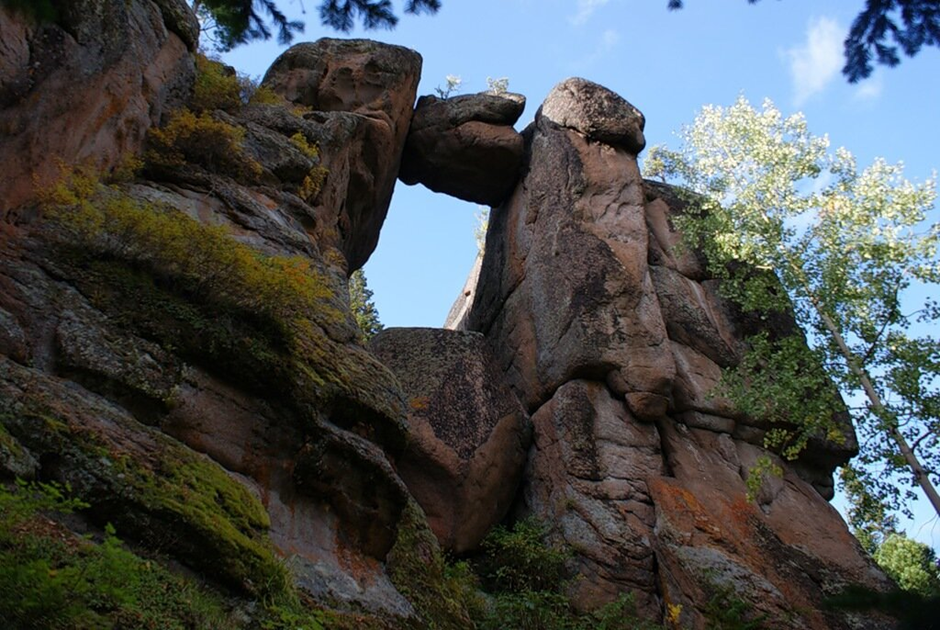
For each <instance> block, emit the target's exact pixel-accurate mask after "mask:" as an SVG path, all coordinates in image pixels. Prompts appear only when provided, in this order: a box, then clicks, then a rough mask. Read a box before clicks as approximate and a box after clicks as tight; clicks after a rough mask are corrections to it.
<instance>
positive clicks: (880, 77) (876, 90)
mask: <svg viewBox="0 0 940 630" xmlns="http://www.w3.org/2000/svg"><path fill="white" fill-rule="evenodd" d="M884 87H885V80H884V74H882V73H881V72H878V71H877V70H876V71H875V73H874V74H873V75H871V76H870V77H868V78H867V79H865V80H864V81H863V82H862V83H861V84H860V85H859V86H858V87H857V88H856V89H855V98H857V99H859V100H863V101H873V100H875V99H876V98H878V97H879V96H881V92H882V91H883V90H884Z"/></svg>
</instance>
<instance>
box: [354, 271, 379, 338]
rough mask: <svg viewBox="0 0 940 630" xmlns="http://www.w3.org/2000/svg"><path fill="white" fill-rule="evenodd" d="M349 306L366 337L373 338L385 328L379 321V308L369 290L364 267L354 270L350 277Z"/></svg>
mask: <svg viewBox="0 0 940 630" xmlns="http://www.w3.org/2000/svg"><path fill="white" fill-rule="evenodd" d="M349 308H350V310H351V311H352V314H353V317H355V318H356V323H357V324H359V330H361V331H362V335H363V336H364V337H365V338H366V339H371V338H372V337H374V336H375V335H377V334H379V333H380V332H381V331H382V329H383V328H384V326H382V322H381V321H379V310H378V309H377V308H376V307H375V303H373V302H372V291H370V290H369V285H368V283H367V282H366V274H365V273H364V272H363V271H362V269H357V270H356V271H354V272H353V274H352V276H350V278H349Z"/></svg>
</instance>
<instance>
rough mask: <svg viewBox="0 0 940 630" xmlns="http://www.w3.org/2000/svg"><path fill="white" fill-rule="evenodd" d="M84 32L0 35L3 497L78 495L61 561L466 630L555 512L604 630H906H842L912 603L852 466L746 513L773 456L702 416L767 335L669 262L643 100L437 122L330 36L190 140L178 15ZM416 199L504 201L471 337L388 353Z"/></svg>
mask: <svg viewBox="0 0 940 630" xmlns="http://www.w3.org/2000/svg"><path fill="white" fill-rule="evenodd" d="M57 4H62V5H65V4H68V7H67V8H66V10H63V11H62V12H61V14H60V15H59V16H58V18H57V19H56V20H55V21H54V22H52V23H45V24H36V23H33V22H32V21H30V20H29V19H28V18H27V17H25V16H24V15H22V14H20V13H14V12H12V11H11V10H9V9H8V8H6V5H4V8H0V166H2V168H0V203H2V207H0V210H2V211H3V215H2V218H0V477H2V481H3V482H4V484H6V485H5V486H4V487H6V486H7V485H9V482H10V481H11V480H12V479H13V478H14V477H20V478H25V479H36V480H41V481H58V482H67V483H69V484H70V485H71V487H72V489H73V491H74V492H75V493H76V494H77V495H78V496H79V497H80V498H81V499H82V500H84V501H86V502H88V503H89V504H91V506H92V507H91V509H89V510H85V511H82V512H80V513H79V514H76V515H75V516H74V517H73V518H72V519H71V520H69V521H68V522H63V523H59V524H58V525H56V527H60V528H63V530H64V533H62V536H64V537H66V538H67V537H68V536H73V534H72V532H70V531H69V528H76V529H77V530H78V531H83V532H84V531H92V532H98V533H101V532H102V531H103V529H104V527H105V524H106V523H114V525H115V526H116V527H117V529H118V531H119V533H120V535H121V536H122V538H124V539H125V540H127V541H129V542H131V543H132V544H133V545H134V548H138V549H143V550H146V551H147V553H156V554H159V558H163V557H165V556H169V557H170V558H172V560H173V561H174V562H178V563H181V564H182V565H185V566H187V567H189V568H190V569H194V570H195V572H197V573H198V574H199V575H202V576H205V578H206V580H207V581H209V582H210V583H211V585H212V586H213V587H217V588H221V589H224V592H225V593H226V595H227V596H231V598H232V601H235V602H238V604H236V606H241V608H239V610H242V611H243V612H244V616H245V617H246V618H249V620H250V621H251V622H252V623H256V622H258V619H257V618H256V617H253V615H255V616H256V615H261V614H267V613H268V612H270V611H267V610H262V609H265V607H266V606H269V605H270V604H271V602H285V601H286V602H289V605H291V606H301V607H307V609H316V610H319V611H327V612H323V614H326V615H329V619H331V620H334V619H335V620H337V624H340V626H338V627H357V628H359V627H361V628H394V629H398V628H429V627H434V628H455V629H456V628H470V627H472V621H471V619H470V617H469V615H470V608H469V607H468V606H467V605H465V602H463V601H462V600H460V599H459V598H458V597H456V596H454V594H453V590H452V589H451V586H450V585H449V582H448V580H447V579H446V578H445V574H444V565H443V561H442V556H441V546H443V547H444V548H446V549H448V550H450V551H453V552H456V553H465V552H466V553H468V554H472V553H473V552H474V551H476V548H477V547H478V545H479V543H480V540H481V538H482V537H483V536H484V535H485V534H486V532H487V531H488V530H489V529H490V528H491V527H492V526H494V525H495V524H497V523H499V522H500V521H502V520H504V517H506V516H507V515H508V518H510V519H511V518H515V517H518V516H523V515H535V516H536V517H537V518H539V519H541V520H542V521H544V522H545V523H546V524H548V525H549V526H550V528H551V536H552V538H553V540H554V541H556V542H563V543H564V544H565V545H567V546H568V547H569V548H571V549H572V550H573V555H572V556H571V558H570V562H569V565H570V566H569V569H570V570H571V572H572V575H573V576H574V577H576V578H577V579H575V580H574V581H573V582H571V584H572V586H571V595H572V597H573V601H574V603H575V604H576V605H577V606H578V607H580V608H582V609H591V608H594V607H596V606H598V605H601V604H603V603H605V602H609V601H612V600H614V599H616V598H617V597H618V596H619V595H620V594H623V593H628V592H629V593H633V594H634V596H635V598H636V601H637V603H638V605H639V607H640V609H641V611H642V613H643V614H644V615H645V616H646V617H648V618H650V619H652V620H654V621H661V620H662V619H663V616H664V613H666V612H675V611H679V615H680V619H679V622H678V623H679V625H680V626H681V627H689V628H702V627H704V624H705V612H706V609H707V607H708V602H709V601H710V598H713V597H714V595H715V593H716V591H718V592H721V591H727V590H728V589H730V590H733V591H734V593H735V594H737V595H738V596H740V597H741V598H743V599H744V600H745V601H747V602H748V603H749V604H750V605H751V606H753V607H754V608H755V609H756V610H757V611H759V612H765V613H767V614H768V615H769V616H770V618H771V619H774V620H781V621H779V623H778V625H779V627H794V628H819V629H823V628H837V629H842V628H876V627H890V623H888V621H887V620H872V619H858V618H853V617H852V616H851V615H848V614H842V613H836V612H832V611H827V610H824V609H823V608H822V605H821V602H822V599H823V597H824V596H825V595H827V594H831V593H834V592H836V591H838V590H839V589H840V588H842V587H844V586H846V585H850V584H861V585H863V586H867V587H870V588H874V589H876V590H884V589H885V588H888V587H889V586H890V585H889V583H888V581H887V579H886V578H885V577H884V575H883V574H882V573H881V572H880V571H879V570H878V569H877V568H876V567H875V566H874V565H873V564H872V563H871V561H870V560H869V559H867V558H866V557H865V556H864V554H863V553H862V552H861V550H860V548H859V546H858V545H857V543H856V542H855V541H854V539H853V538H852V537H851V535H850V534H849V532H848V530H847V529H846V527H845V524H844V523H843V522H842V521H841V519H840V517H839V516H838V514H837V513H836V512H835V511H834V510H833V509H832V508H831V507H830V506H829V505H828V504H827V502H826V500H825V499H826V498H828V497H829V496H831V492H832V481H831V473H832V470H833V468H834V467H835V466H836V465H838V464H840V463H841V462H844V461H846V459H847V458H848V457H849V456H850V455H851V454H852V452H853V447H854V445H853V442H852V439H854V438H852V437H851V436H850V437H849V439H848V440H847V441H846V442H845V443H844V444H842V445H837V444H832V443H828V442H825V441H822V440H819V441H817V442H815V443H814V444H812V448H811V449H810V450H809V451H808V452H807V453H806V455H805V456H804V457H803V458H802V459H801V460H799V461H797V462H795V463H788V462H782V461H780V460H779V459H774V461H775V462H776V463H777V464H779V465H780V466H781V467H782V469H783V471H784V474H783V476H782V477H781V478H779V479H778V478H772V479H767V480H766V483H765V485H764V487H763V489H762V491H761V493H760V494H759V496H758V497H757V501H756V502H748V501H747V500H746V498H745V494H746V488H745V483H744V478H745V477H746V475H747V471H748V469H749V468H750V467H751V466H752V465H753V463H754V462H755V461H756V459H757V458H758V457H759V456H761V455H764V454H765V451H764V449H763V448H762V437H763V431H764V430H766V428H767V427H766V426H765V425H764V424H762V422H761V420H760V419H759V418H747V417H743V416H741V415H740V414H738V413H736V412H735V410H734V408H733V407H732V405H731V404H730V402H729V401H727V400H723V399H721V398H714V397H712V396H711V395H710V392H711V390H712V389H713V387H714V385H715V383H716V382H717V380H718V378H719V376H720V371H721V369H722V368H723V367H726V366H730V365H734V364H735V363H736V362H737V361H738V360H739V358H740V353H741V349H742V344H743V340H744V338H745V337H746V335H747V334H748V332H751V331H753V327H754V326H755V325H757V324H756V323H755V322H753V321H750V320H749V319H748V318H747V317H745V316H744V315H742V314H741V313H739V312H737V311H736V310H735V309H734V308H732V307H731V306H730V305H728V304H727V303H725V302H724V301H723V300H722V299H721V297H720V294H719V292H718V291H717V289H716V283H715V281H714V280H712V279H710V278H709V275H708V273H707V270H706V269H705V267H704V265H703V264H702V261H701V260H699V259H698V258H697V257H696V255H695V253H694V252H690V251H688V250H686V249H682V248H679V247H677V243H678V242H679V237H678V235H677V234H676V233H675V231H674V230H673V227H672V223H671V219H672V217H673V216H674V215H675V213H677V212H682V211H683V210H684V207H683V203H682V202H681V200H679V199H678V198H677V197H676V196H675V195H674V194H673V192H672V191H671V190H670V189H669V188H668V187H663V186H658V185H654V184H651V183H649V182H644V181H643V179H642V178H641V176H640V172H639V169H638V167H637V161H636V154H637V153H638V152H639V151H641V150H642V148H643V146H644V142H645V140H644V137H643V124H644V118H643V115H642V114H641V113H640V112H639V111H638V110H637V109H636V108H634V107H633V106H632V105H630V104H629V103H628V102H626V101H625V100H624V99H622V98H621V97H619V96H617V95H616V94H614V93H612V92H610V91H609V90H606V89H605V88H602V87H600V86H597V85H595V84H592V83H590V82H588V81H585V80H582V79H571V80H568V81H566V82H564V83H562V84H560V85H559V86H558V87H557V88H556V89H555V90H553V91H552V93H551V94H550V95H549V97H548V99H547V100H546V102H545V103H544V104H543V106H542V107H541V109H540V110H539V112H538V113H537V114H536V118H535V122H534V123H533V124H532V125H530V126H529V128H528V129H526V130H525V132H524V133H522V134H518V133H517V132H515V131H514V130H513V129H512V125H513V124H514V123H515V121H516V119H517V118H518V117H519V115H520V114H521V111H522V107H523V104H524V101H523V100H522V99H521V98H516V97H514V96H509V97H498V96H491V95H474V96H469V97H459V98H455V99H449V100H446V101H440V100H437V99H433V98H427V97H426V98H423V99H421V100H420V101H419V102H418V106H417V111H416V112H414V110H413V105H414V100H415V96H416V94H415V90H416V86H417V84H418V79H419V74H420V68H421V59H420V57H419V56H418V55H417V53H414V52H413V51H409V50H406V49H403V48H399V47H395V46H387V45H383V44H377V43H375V42H366V41H361V40H351V41H340V40H321V41H319V42H316V43H312V44H301V45H299V46H296V47H294V48H292V49H290V50H289V51H287V52H286V53H284V55H282V56H281V58H279V59H278V60H277V61H276V62H275V63H274V65H273V66H272V67H271V69H270V71H269V72H268V74H267V76H266V77H265V80H264V82H263V88H264V89H265V90H267V93H268V98H267V99H266V100H263V99H259V100H256V101H255V102H252V103H250V104H244V103H236V104H234V105H232V106H231V107H225V108H221V109H214V108H211V107H209V108H203V110H201V111H199V112H197V113H198V115H197V114H194V113H188V114H187V112H185V111H183V110H182V109H181V108H183V107H185V106H187V105H192V103H193V99H192V95H193V81H194V69H195V63H194V54H193V49H194V46H195V43H196V40H197V37H198V24H197V22H196V21H195V18H194V17H193V16H192V14H191V13H190V12H189V9H188V7H187V4H186V3H185V2H183V1H182V0H81V1H80V2H72V3H57ZM227 72H228V71H225V70H224V69H223V71H222V72H221V74H222V75H226V74H227ZM272 95H273V96H272ZM413 114H414V119H413ZM157 125H163V131H162V132H159V131H154V129H153V128H154V127H155V126H157ZM174 125H175V126H174ZM199 129H201V130H202V131H201V132H202V133H205V134H207V135H206V136H205V137H206V138H210V139H211V140H212V141H211V142H209V141H203V142H195V141H193V142H191V144H190V145H189V146H185V147H180V146H176V145H173V142H174V141H175V142H177V143H179V142H180V138H181V137H183V136H184V134H185V133H193V132H194V130H196V131H198V130H199ZM174 130H175V131H174ZM171 131H173V133H171ZM161 133H162V135H161ZM148 134H149V135H148ZM174 134H175V135H174ZM161 143H163V144H161ZM161 146H162V147H163V148H162V149H160V147H161ZM145 147H146V149H147V150H146V152H145V153H144V154H143V156H144V158H145V162H146V167H145V170H144V171H143V173H142V174H140V175H138V176H132V177H129V178H128V177H126V176H125V177H124V178H123V179H120V181H118V180H115V181H111V182H110V183H109V184H108V185H104V184H101V183H100V182H97V181H96V180H95V177H94V176H92V175H91V174H90V173H92V172H95V173H101V174H102V176H103V177H107V175H108V172H109V171H112V170H122V169H117V168H116V167H118V166H119V165H121V164H122V163H124V162H125V161H126V159H127V157H128V156H130V155H132V154H140V152H141V150H142V149H144V148H145ZM219 147H222V149H221V150H220V148H219ZM184 149H185V150H184ZM160 150H163V151H165V152H167V151H169V153H165V154H160V152H159V151H160ZM213 151H215V152H214V153H213ZM200 152H202V153H200ZM161 155H162V157H161ZM403 156H404V157H403ZM399 176H401V178H402V179H403V180H405V181H406V182H421V183H424V184H425V185H427V186H428V187H430V188H432V189H435V190H440V191H443V192H447V193H449V194H453V195H456V196H459V197H461V198H464V199H469V200H473V201H477V202H480V203H488V204H494V205H497V204H499V205H498V207H496V208H495V209H494V210H493V213H492V215H491V219H490V228H489V233H488V235H487V243H486V252H485V256H484V257H483V259H482V261H480V262H479V268H478V270H477V271H476V272H475V274H474V276H473V281H472V282H470V283H468V286H467V287H466V288H465V290H464V294H463V296H462V298H461V300H459V301H458V304H457V305H456V306H455V309H454V310H453V311H452V313H453V321H452V322H451V323H452V325H453V326H454V327H459V328H461V329H462V330H459V331H454V330H390V331H386V332H385V333H383V334H382V335H380V336H379V337H377V338H376V339H375V340H374V341H373V342H372V346H371V349H370V348H369V347H368V346H367V345H366V344H365V343H364V342H363V341H362V339H361V337H360V334H359V331H358V330H357V329H356V326H355V323H354V319H353V317H352V314H351V313H350V311H349V305H348V294H347V292H346V279H347V277H348V276H349V274H350V273H351V272H352V271H353V270H355V269H357V268H359V267H360V266H361V265H362V264H363V263H364V262H365V260H366V259H367V258H368V257H369V255H370V253H371V252H372V250H373V249H374V247H375V244H376V242H377V240H378V237H379V231H380V228H381V226H382V222H383V220H384V218H385V215H386V212H387V211H388V204H389V200H390V198H391V195H392V192H393V187H394V183H395V180H396V178H397V177H399ZM783 320H786V318H785V317H784V318H783ZM777 324H779V325H781V326H792V322H787V321H781V322H777ZM777 324H775V325H777ZM772 457H773V456H772ZM57 531H59V530H57ZM73 538H74V536H73ZM75 540H78V539H77V538H75ZM285 567H286V568H285ZM186 575H189V576H190V578H189V579H193V578H192V575H190V574H189V573H187V574H186ZM279 598H280V599H279ZM290 602H293V603H290ZM300 602H303V604H301V603H300ZM291 610H292V611H294V612H296V609H291ZM275 613H277V611H276V610H275ZM278 614H280V615H281V617H283V616H284V615H285V614H287V613H284V612H283V611H281V613H278ZM291 614H293V612H292V613H291ZM280 622H284V619H283V618H281V619H280ZM246 623H247V622H246ZM342 624H345V625H342ZM266 627H267V626H266Z"/></svg>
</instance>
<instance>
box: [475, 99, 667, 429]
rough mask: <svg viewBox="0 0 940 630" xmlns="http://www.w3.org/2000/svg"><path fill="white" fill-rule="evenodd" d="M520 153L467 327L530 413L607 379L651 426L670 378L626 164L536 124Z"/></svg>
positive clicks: (631, 167)
mask: <svg viewBox="0 0 940 630" xmlns="http://www.w3.org/2000/svg"><path fill="white" fill-rule="evenodd" d="M529 144H530V147H529V150H528V153H529V164H528V168H527V172H526V176H525V178H524V180H523V181H522V182H521V183H520V185H519V186H517V188H516V191H515V192H514V193H513V195H512V196H511V197H510V198H509V199H508V200H507V201H506V202H505V203H504V204H503V205H502V206H500V207H499V208H497V209H495V210H494V211H493V212H492V213H491V215H490V227H489V233H488V235H487V241H486V256H485V257H484V260H483V266H482V270H481V273H480V282H479V284H478V286H477V291H476V294H475V296H474V304H473V308H472V310H471V312H470V314H469V316H468V319H467V322H468V324H467V325H468V328H469V329H471V330H479V331H481V332H485V333H486V334H487V336H488V337H489V338H490V339H491V341H492V344H493V347H494V348H496V349H497V352H498V356H499V361H500V364H501V367H502V368H503V370H504V371H505V372H506V375H507V379H508V380H509V383H510V384H511V385H512V387H513V388H514V389H515V391H516V392H517V394H519V396H520V399H522V400H523V402H524V404H525V405H526V407H527V408H528V409H529V410H530V411H531V410H534V409H536V408H538V406H540V405H541V404H542V403H544V402H545V401H546V400H547V399H548V398H549V397H550V396H551V393H552V392H554V391H555V390H556V389H557V388H558V387H559V386H561V385H562V384H563V383H565V382H566V381H568V380H570V379H572V378H577V377H592V378H597V379H600V380H603V379H605V378H606V379H608V380H609V381H610V382H611V383H612V387H614V389H615V391H616V392H617V393H618V394H619V395H621V396H624V395H626V396H627V397H628V400H630V401H631V405H632V410H633V411H634V413H636V414H637V415H639V416H641V417H644V418H649V419H651V418H655V417H658V416H660V415H662V414H663V413H665V411H666V407H667V403H668V399H669V395H670V392H671V389H672V381H673V377H674V373H675V367H674V365H673V361H672V357H671V355H670V353H669V352H668V349H667V346H666V341H667V337H666V327H665V324H664V322H663V319H662V316H661V315H660V310H659V305H658V298H657V296H656V293H655V291H654V290H653V285H652V280H651V277H650V273H649V269H648V263H647V249H648V244H647V243H648V239H649V233H648V231H647V227H646V219H645V215H644V197H643V183H642V179H641V178H640V173H639V169H638V168H637V165H636V159H635V157H634V156H633V155H632V154H630V153H628V152H626V151H624V150H623V149H618V148H614V147H611V146H608V145H605V144H600V143H597V142H588V141H587V140H586V139H585V137H584V136H583V135H582V134H580V133H578V132H576V131H572V130H567V129H564V128H560V127H558V126H557V125H556V124H553V123H551V122H549V121H548V120H547V119H546V117H545V116H544V115H538V116H536V123H535V128H534V130H532V131H531V137H530V139H529ZM559 173H564V174H565V175H566V176H564V177H560V176H559Z"/></svg>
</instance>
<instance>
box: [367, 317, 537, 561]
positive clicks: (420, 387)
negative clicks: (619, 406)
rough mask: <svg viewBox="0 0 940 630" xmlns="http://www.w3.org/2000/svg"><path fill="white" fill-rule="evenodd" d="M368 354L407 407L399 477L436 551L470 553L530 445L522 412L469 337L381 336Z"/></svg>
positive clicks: (511, 492) (425, 332) (434, 333)
mask: <svg viewBox="0 0 940 630" xmlns="http://www.w3.org/2000/svg"><path fill="white" fill-rule="evenodd" d="M370 345H371V348H372V350H373V352H375V353H376V355H377V356H378V357H379V359H380V360H382V362H384V363H385V364H386V365H388V366H389V367H390V368H391V369H392V371H393V372H395V375H396V376H397V377H398V379H399V381H400V382H401V384H402V388H403V390H404V391H405V395H406V396H407V397H408V399H409V407H410V409H409V412H408V424H409V435H410V443H409V445H408V448H407V449H406V450H405V452H404V453H403V455H402V457H401V458H399V460H398V462H397V467H398V472H399V474H400V475H401V476H402V479H404V481H405V484H406V485H407V486H408V489H409V491H410V492H411V494H412V495H413V496H414V497H415V499H417V501H418V504H419V505H421V507H422V508H423V509H424V511H425V513H426V514H427V516H428V522H429V524H430V525H431V529H432V530H433V531H434V533H435V535H436V536H437V537H438V540H440V542H441V545H442V546H443V547H444V548H445V549H448V550H451V551H453V552H454V553H463V552H466V551H470V550H472V549H475V548H476V546H477V545H478V544H479V542H480V541H481V540H482V539H483V537H484V536H485V535H486V533H487V532H488V531H489V529H490V528H491V527H493V526H494V525H496V524H497V523H499V522H500V521H501V520H502V518H503V517H504V516H505V515H506V512H507V511H508V509H509V507H510V504H511V503H512V500H513V498H514V496H515V493H516V488H517V486H518V483H519V479H520V477H521V474H522V469H523V466H524V464H525V458H526V452H527V450H528V447H529V441H530V432H529V423H528V419H527V417H526V414H525V412H524V411H523V409H522V407H521V406H520V405H519V402H518V400H517V399H516V397H515V396H514V395H513V394H512V392H511V391H510V390H509V389H508V388H507V387H506V386H505V385H504V384H503V383H502V379H501V376H500V374H499V371H498V370H497V369H496V367H495V365H494V362H493V360H492V358H491V357H490V354H489V350H488V349H487V347H486V345H485V341H484V339H483V336H482V335H480V334H478V333H468V332H458V331H449V330H440V329H433V328H389V329H386V330H384V331H383V332H381V333H379V334H378V335H376V336H375V337H374V338H373V339H372V341H371V344H370Z"/></svg>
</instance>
